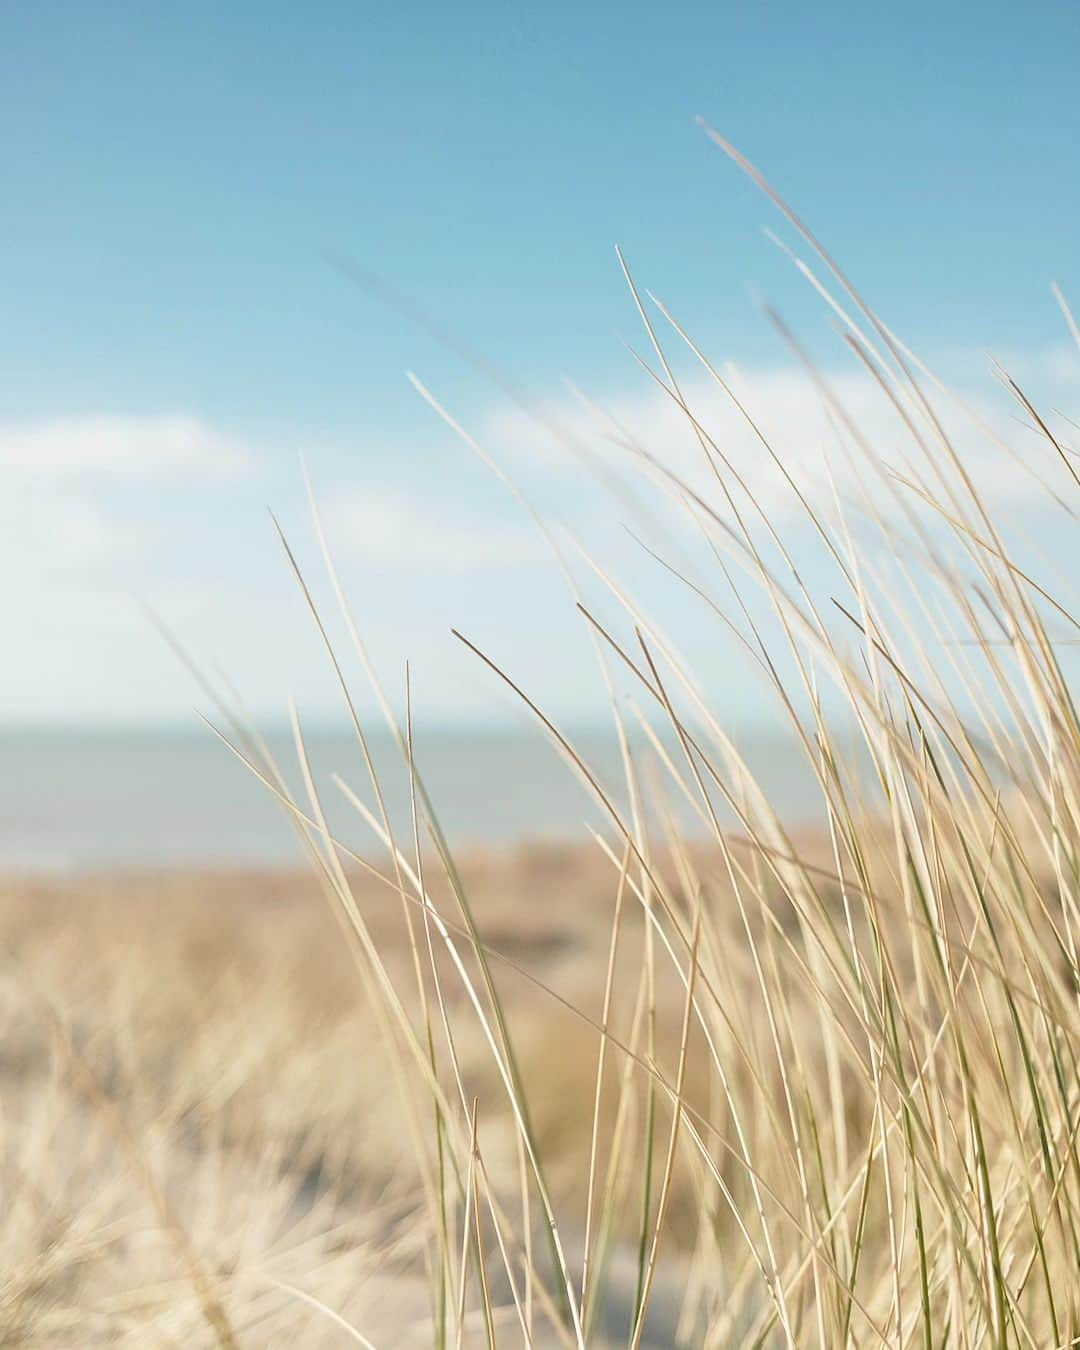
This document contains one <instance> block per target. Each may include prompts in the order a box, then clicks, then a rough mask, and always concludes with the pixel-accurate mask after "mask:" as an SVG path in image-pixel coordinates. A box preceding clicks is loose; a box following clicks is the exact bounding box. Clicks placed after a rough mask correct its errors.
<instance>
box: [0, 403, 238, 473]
mask: <svg viewBox="0 0 1080 1350" xmlns="http://www.w3.org/2000/svg"><path fill="white" fill-rule="evenodd" d="M247 462H248V454H247V452H246V451H245V450H244V448H243V447H242V446H240V445H239V444H237V442H236V441H234V440H232V439H231V438H230V437H228V436H224V435H222V434H221V433H220V432H218V431H216V430H215V429H214V428H213V427H211V426H209V425H207V423H206V422H204V421H202V420H200V419H199V418H197V417H187V416H183V415H179V414H171V413H170V414H157V415H153V416H127V415H123V414H89V415H85V416H78V417H65V418H56V419H52V420H48V421H38V422H28V423H23V424H21V425H7V426H0V468H5V467H6V468H10V469H13V470H19V471H22V472H33V471H39V472H42V473H47V474H49V475H52V476H57V475H65V476H67V475H83V474H98V475H110V476H116V477H127V478H153V477H158V476H160V475H162V474H198V475H201V476H202V475H205V476H218V475H227V474H232V473H235V472H237V471H238V470H239V469H242V468H243V467H244V466H245V464H246V463H247Z"/></svg>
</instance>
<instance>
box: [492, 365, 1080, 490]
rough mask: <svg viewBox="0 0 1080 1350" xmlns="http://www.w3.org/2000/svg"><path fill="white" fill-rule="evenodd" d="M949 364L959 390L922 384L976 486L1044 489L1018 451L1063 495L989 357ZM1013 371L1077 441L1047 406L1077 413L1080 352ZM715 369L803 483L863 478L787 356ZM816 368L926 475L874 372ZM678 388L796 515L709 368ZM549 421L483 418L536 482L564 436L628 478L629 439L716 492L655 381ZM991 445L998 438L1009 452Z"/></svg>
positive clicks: (561, 402) (850, 411)
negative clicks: (782, 361) (780, 361)
mask: <svg viewBox="0 0 1080 1350" xmlns="http://www.w3.org/2000/svg"><path fill="white" fill-rule="evenodd" d="M950 369H953V370H955V371H956V372H957V374H956V380H955V381H954V382H953V384H952V386H951V388H952V389H953V391H954V393H955V395H956V398H952V397H950V396H948V395H946V394H942V393H938V392H936V391H935V390H933V388H932V386H931V385H929V383H927V384H926V385H925V386H924V387H925V388H926V390H927V392H928V393H930V394H931V401H932V403H933V404H934V408H935V412H936V413H937V415H938V416H939V417H940V419H941V422H942V424H943V425H944V426H945V428H946V430H947V431H948V433H949V436H950V438H951V440H952V441H953V444H954V445H955V446H956V448H957V450H958V451H959V453H960V455H961V457H962V459H963V461H964V464H965V466H966V467H967V468H968V469H969V471H971V472H972V474H973V477H974V478H975V480H976V482H977V483H978V484H979V486H980V488H981V489H982V490H983V491H985V492H986V493H988V494H989V495H990V496H991V497H998V498H1001V497H1006V496H1007V497H1008V498H1009V499H1010V500H1016V501H1018V502H1023V501H1035V500H1039V499H1041V498H1042V497H1043V492H1042V489H1041V488H1040V486H1039V485H1038V483H1037V482H1036V480H1035V478H1034V477H1033V476H1032V474H1031V473H1028V472H1026V471H1025V469H1024V468H1023V467H1022V466H1021V464H1018V463H1017V462H1016V460H1017V458H1018V459H1019V460H1020V461H1022V463H1023V464H1025V465H1027V466H1028V468H1030V469H1032V470H1034V471H1036V472H1037V473H1038V474H1039V475H1040V476H1041V477H1043V478H1044V479H1045V480H1046V481H1048V482H1050V483H1051V484H1053V485H1054V486H1055V487H1056V488H1057V489H1058V490H1059V491H1060V490H1063V489H1065V488H1066V487H1067V482H1066V479H1065V477H1063V472H1064V471H1063V469H1062V466H1061V464H1060V461H1059V459H1058V456H1057V454H1056V452H1055V451H1054V449H1053V448H1052V447H1051V446H1050V445H1049V444H1048V443H1047V442H1046V441H1045V439H1042V438H1040V437H1038V436H1037V435H1035V434H1034V433H1033V432H1032V431H1031V430H1030V429H1029V427H1027V426H1026V425H1024V423H1025V422H1027V421H1028V420H1029V419H1027V418H1026V415H1025V414H1024V413H1023V411H1022V409H1021V408H1020V407H1019V405H1018V404H1017V403H1016V402H1015V401H1014V400H1012V399H1011V398H1010V396H1008V395H1007V394H1006V393H1005V392H1004V391H1003V390H1001V389H1000V388H999V386H998V385H997V384H996V382H995V379H994V376H993V374H992V372H991V370H990V363H989V360H988V358H986V357H979V358H977V359H976V358H975V357H973V356H972V355H971V354H968V355H967V356H965V357H964V358H963V359H958V358H955V357H954V358H953V359H952V361H951V362H950ZM1010 369H1011V370H1012V371H1014V372H1015V373H1016V375H1017V378H1018V380H1019V381H1020V383H1021V385H1022V387H1023V388H1024V390H1025V393H1027V394H1029V396H1031V397H1032V398H1033V401H1034V402H1035V405H1036V406H1037V407H1039V408H1040V411H1041V413H1042V414H1043V415H1044V416H1045V417H1046V418H1047V420H1048V421H1049V422H1051V424H1052V425H1054V426H1055V427H1056V428H1059V429H1060V430H1061V431H1062V434H1063V435H1064V437H1065V439H1066V440H1068V439H1069V438H1070V437H1074V436H1075V429H1074V428H1070V427H1068V426H1067V425H1065V424H1064V423H1062V422H1061V420H1060V418H1058V417H1057V416H1056V414H1055V410H1057V409H1061V410H1063V411H1064V412H1066V413H1069V414H1070V415H1075V411H1076V388H1077V383H1076V373H1077V369H1078V367H1077V358H1076V353H1075V351H1068V352H1066V351H1063V350H1062V349H1060V348H1053V349H1049V350H1047V351H1046V352H1041V353H1038V352H1037V353H1027V354H1024V355H1023V357H1022V359H1020V360H1019V361H1017V362H1015V363H1014V364H1012V365H1011V366H1010ZM973 371H977V372H978V375H977V377H976V375H975V374H973ZM721 373H722V375H723V376H724V378H725V380H726V381H727V382H728V384H729V385H730V386H731V388H732V389H733V390H734V392H735V393H736V395H737V397H738V398H739V400H740V402H742V404H743V406H744V408H745V410H746V411H747V412H748V413H749V414H750V416H751V417H752V418H753V420H754V422H755V423H756V424H757V426H758V427H759V428H760V430H761V432H762V433H763V434H764V436H765V437H766V438H767V440H768V442H769V444H770V446H771V447H772V449H773V450H774V451H775V452H776V455H777V456H778V457H779V458H780V460H781V461H782V463H783V465H784V467H785V468H786V469H787V470H788V471H789V472H790V473H791V474H792V475H793V476H794V478H795V479H796V481H797V482H798V483H799V485H800V487H801V488H804V489H806V490H808V491H809V492H810V494H811V495H812V496H815V497H817V498H818V499H819V500H820V495H821V494H822V493H826V492H829V491H831V489H830V488H829V483H828V473H827V469H826V465H827V464H828V466H829V468H830V469H831V472H832V474H833V476H834V478H835V480H836V482H837V485H838V487H839V489H840V491H841V493H850V492H851V491H852V490H853V489H855V488H856V487H858V486H859V485H860V484H861V483H863V482H864V481H865V480H866V478H867V477H868V475H867V471H866V468H865V461H864V460H863V459H862V458H861V456H860V455H859V454H858V453H849V452H851V451H853V450H854V446H855V438H854V436H853V435H852V434H851V432H850V430H847V429H844V426H843V419H842V418H837V417H836V416H833V417H830V415H829V412H828V411H827V409H826V406H825V403H824V401H823V398H822V395H821V393H820V392H819V390H818V389H817V388H816V387H815V384H814V382H813V381H812V380H811V379H810V378H809V377H808V376H807V375H805V374H803V373H802V372H801V371H799V370H798V369H795V368H793V367H792V366H790V365H788V366H773V367H768V366H766V367H758V368H745V369H742V368H736V367H733V366H731V365H727V366H724V367H723V368H722V370H721ZM822 374H823V378H824V380H825V382H826V384H827V386H828V388H829V390H830V392H831V394H832V396H833V397H834V399H835V401H836V403H837V404H838V405H839V406H840V407H841V408H842V409H843V412H844V414H845V415H846V416H847V417H848V418H849V419H850V423H851V425H852V426H853V427H855V428H857V431H858V435H859V437H861V438H862V439H863V440H864V441H865V443H866V444H868V445H869V446H870V447H871V448H872V449H873V451H874V453H875V455H876V456H877V457H878V458H880V459H881V460H883V461H884V462H885V463H887V464H888V465H890V466H891V467H894V468H900V469H903V468H904V466H905V465H906V464H915V465H916V466H917V467H918V468H919V470H920V472H922V473H925V472H926V469H927V464H926V460H925V458H923V456H922V452H921V451H920V450H919V448H918V445H917V443H916V440H915V438H914V437H913V436H912V434H911V432H910V430H909V429H908V428H907V427H905V425H904V423H903V421H902V419H901V418H900V416H899V415H898V414H897V411H896V409H895V408H894V407H893V406H892V405H891V404H890V402H889V400H888V398H887V397H886V396H885V394H884V393H883V392H882V390H881V388H880V387H879V386H878V384H877V383H876V382H875V381H874V380H873V379H872V378H871V377H870V376H869V375H867V374H865V373H863V372H862V371H861V370H859V369H855V368H852V367H849V368H847V369H832V370H825V371H824V372H822ZM680 387H681V390H682V393H683V396H684V398H685V399H686V402H687V404H688V406H689V407H690V409H691V411H692V412H693V414H694V416H695V418H696V419H697V421H698V422H699V423H700V424H701V425H702V426H703V427H704V428H705V430H706V431H707V432H708V433H709V435H710V436H711V437H712V439H713V440H714V441H715V443H716V445H717V446H718V447H719V449H720V450H721V451H722V452H723V454H724V455H725V456H726V457H727V459H728V460H729V462H730V464H731V465H732V466H733V467H734V469H735V470H736V471H737V472H738V473H739V474H740V475H741V476H742V477H743V479H744V480H745V482H746V483H747V484H748V486H749V487H750V489H751V490H752V491H753V493H754V495H755V496H756V497H757V498H758V500H759V501H760V502H761V503H762V505H763V506H764V507H765V508H766V509H767V510H768V511H769V512H770V513H771V514H774V515H777V516H783V515H784V514H785V513H787V512H794V511H796V510H797V509H798V506H797V501H796V498H795V496H794V494H793V493H792V491H791V489H790V487H789V486H788V485H787V484H786V482H785V480H784V477H783V474H782V473H781V471H780V469H779V468H778V467H777V465H776V464H775V463H774V462H773V460H772V458H771V457H770V455H769V453H768V451H767V450H766V449H765V448H764V447H763V446H762V444H761V442H760V441H759V440H758V438H757V437H756V435H755V433H754V431H753V429H752V428H751V426H750V425H749V424H748V422H747V420H746V419H745V418H744V417H743V415H742V414H741V413H740V412H739V411H738V409H737V408H736V407H735V406H734V405H733V403H732V402H731V400H730V399H729V398H728V397H727V396H726V395H725V394H724V393H723V391H722V390H721V389H720V388H719V387H718V385H717V384H716V383H715V382H714V381H713V380H712V379H711V378H709V377H707V376H705V375H704V373H700V374H698V373H692V374H691V375H690V376H688V377H686V378H684V379H682V380H681V381H680ZM957 400H962V402H963V403H964V404H965V405H966V406H967V408H968V409H969V410H970V411H971V412H973V413H974V414H975V417H974V418H973V417H972V416H971V415H970V413H969V412H965V411H964V410H963V409H962V408H961V407H960V405H959V402H958V401H957ZM908 408H909V411H910V408H911V405H910V403H908ZM915 420H916V421H917V422H920V424H921V427H922V430H923V432H924V434H925V435H926V438H927V440H928V441H929V442H931V443H932V442H933V437H932V435H931V434H930V433H929V430H928V424H927V423H926V421H925V419H923V418H921V415H920V414H918V413H915ZM544 422H545V424H541V423H540V422H539V421H538V420H537V419H534V418H532V417H530V416H529V415H528V414H526V413H524V412H522V411H521V410H519V409H517V408H511V407H500V408H497V409H495V410H493V411H492V413H491V415H490V416H489V418H488V419H487V422H486V425H485V426H484V428H483V432H482V438H483V439H484V441H485V444H487V445H489V446H490V447H491V448H492V449H493V450H494V451H495V453H496V454H497V455H499V456H501V457H502V458H503V461H504V463H507V464H509V465H511V466H517V469H516V470H515V472H516V471H521V472H525V473H528V474H529V475H530V477H531V478H534V479H535V480H536V481H538V482H543V481H545V480H546V481H548V482H550V481H551V480H552V477H553V475H554V476H555V477H557V476H558V473H559V470H560V468H561V469H563V470H568V469H569V467H570V464H571V461H572V456H573V451H572V450H571V449H570V446H571V445H576V446H578V447H582V448H584V449H585V451H586V453H587V455H589V456H593V457H599V458H600V460H601V461H602V462H603V463H605V464H607V465H608V466H609V467H611V466H614V465H615V464H617V463H619V462H621V463H622V464H623V465H625V466H626V467H627V468H629V469H630V473H629V477H630V479H631V480H632V479H633V478H634V476H635V471H634V470H633V467H632V466H633V462H634V461H633V457H632V456H631V455H628V453H627V449H626V446H627V445H628V444H631V443H632V444H633V445H636V446H639V447H641V448H642V449H643V450H645V451H646V452H647V453H648V454H649V455H650V456H651V457H652V458H654V459H655V460H657V461H659V462H660V463H661V464H663V465H664V466H665V467H666V468H667V469H668V470H670V471H671V472H672V473H674V474H677V475H679V477H680V478H681V479H683V481H685V482H687V483H689V484H690V486H692V487H694V488H695V489H697V490H700V491H702V492H703V493H704V494H705V495H706V496H707V497H708V499H709V500H710V501H715V500H716V495H717V494H716V488H715V483H714V482H710V479H711V474H710V473H709V472H708V471H707V470H706V468H705V466H704V459H703V456H702V452H701V447H700V445H699V443H698V441H697V438H696V436H695V435H694V432H693V428H692V426H691V425H690V423H689V421H688V419H687V417H686V415H685V413H684V412H683V411H682V410H681V409H680V408H679V407H678V405H677V404H676V403H675V402H674V400H673V399H672V398H671V397H670V396H669V395H667V394H666V393H665V392H664V391H662V390H660V389H658V388H656V387H655V386H649V385H646V386H645V387H644V388H642V387H640V386H639V387H638V388H637V389H635V390H633V391H631V392H626V391H622V392H616V393H615V394H614V395H611V396H608V397H606V398H598V399H596V400H595V404H594V406H592V407H590V406H586V405H585V404H584V403H583V402H582V401H581V400H579V399H577V398H575V397H574V396H572V395H566V396H562V397H560V398H558V399H556V400H554V401H552V402H549V403H548V404H547V405H546V406H545V419H544ZM980 422H981V423H982V424H983V425H981V426H980V425H979V423H980ZM552 425H554V426H557V427H558V428H559V429H560V432H561V433H562V435H561V436H560V435H555V434H553V432H552V430H551V429H550V428H551V426H552ZM996 441H1000V442H1004V444H1005V445H1006V446H1007V447H1008V451H1011V452H1012V455H1010V453H1008V451H1006V450H1003V449H1002V447H1001V445H1000V444H997V443H996ZM933 449H934V453H935V455H936V460H937V463H938V465H939V466H940V465H941V463H942V462H943V458H944V457H943V456H942V454H941V452H940V450H939V449H938V448H937V447H936V446H934V447H933ZM1013 456H1015V458H1014V457H1013ZM638 462H639V463H640V461H638ZM724 472H725V474H726V476H728V477H729V478H730V475H727V473H726V470H725V471H724Z"/></svg>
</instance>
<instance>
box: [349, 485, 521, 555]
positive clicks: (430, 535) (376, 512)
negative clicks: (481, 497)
mask: <svg viewBox="0 0 1080 1350" xmlns="http://www.w3.org/2000/svg"><path fill="white" fill-rule="evenodd" d="M325 515H326V523H327V529H328V532H329V535H330V539H331V542H332V544H333V546H334V549H335V551H336V552H337V553H338V554H339V555H340V556H341V557H343V558H349V559H352V560H355V561H359V562H364V563H368V564H370V565H371V566H375V567H388V568H395V569H414V570H425V569H439V570H442V571H455V572H468V571H476V570H479V569H482V568H492V567H512V566H521V565H523V564H529V563H535V562H538V561H540V560H542V559H543V558H544V557H546V556H547V554H546V552H545V547H544V544H543V541H542V539H541V538H540V537H539V536H538V534H537V533H536V531H535V530H534V529H533V528H532V527H531V526H530V525H529V523H528V522H525V521H523V522H522V524H521V525H520V526H517V525H506V524H502V523H499V522H492V521H487V522H485V521H482V520H477V519H475V518H471V519H470V518H464V517H462V516H451V515H450V514H449V511H448V509H447V508H446V507H445V506H443V505H441V504H439V503H437V502H433V501H430V500H423V499H422V498H420V497H418V496H405V495H404V494H398V493H388V492H365V491H362V490H350V491H346V492H344V493H340V494H338V495H337V496H336V497H335V499H334V501H333V502H332V503H331V504H330V506H329V507H328V508H327V509H326V512H325Z"/></svg>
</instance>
